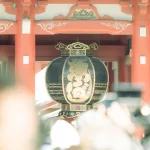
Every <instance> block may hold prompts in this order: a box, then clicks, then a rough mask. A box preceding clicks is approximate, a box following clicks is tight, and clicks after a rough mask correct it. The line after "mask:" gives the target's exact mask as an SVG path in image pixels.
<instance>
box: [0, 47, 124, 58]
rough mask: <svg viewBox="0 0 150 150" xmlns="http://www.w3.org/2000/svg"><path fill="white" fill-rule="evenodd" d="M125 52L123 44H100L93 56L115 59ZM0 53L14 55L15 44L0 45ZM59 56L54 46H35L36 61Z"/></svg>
mask: <svg viewBox="0 0 150 150" xmlns="http://www.w3.org/2000/svg"><path fill="white" fill-rule="evenodd" d="M125 52H126V46H125V45H100V46H99V49H98V50H96V51H95V52H94V56H96V57H98V58H100V59H102V60H103V61H117V60H118V58H119V57H122V56H125ZM0 53H4V54H5V55H6V56H8V57H14V56H15V46H9V45H0ZM60 56H61V55H60V51H58V50H56V49H55V46H51V45H37V46H36V61H51V60H53V59H54V58H56V57H60Z"/></svg>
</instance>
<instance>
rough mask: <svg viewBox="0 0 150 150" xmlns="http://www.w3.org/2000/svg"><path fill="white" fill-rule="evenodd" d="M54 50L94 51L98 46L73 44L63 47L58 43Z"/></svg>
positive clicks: (94, 44) (93, 44) (63, 45)
mask: <svg viewBox="0 0 150 150" xmlns="http://www.w3.org/2000/svg"><path fill="white" fill-rule="evenodd" d="M55 48H56V49H57V50H96V49H98V45H97V44H96V43H92V44H90V45H87V44H84V43H81V42H75V43H72V44H69V45H65V44H63V43H61V42H60V43H58V44H57V45H56V46H55Z"/></svg>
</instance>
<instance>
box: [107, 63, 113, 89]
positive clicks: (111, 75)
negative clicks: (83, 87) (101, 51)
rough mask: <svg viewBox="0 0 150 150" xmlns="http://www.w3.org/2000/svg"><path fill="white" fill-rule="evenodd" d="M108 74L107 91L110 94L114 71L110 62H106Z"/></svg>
mask: <svg viewBox="0 0 150 150" xmlns="http://www.w3.org/2000/svg"><path fill="white" fill-rule="evenodd" d="M108 73H109V89H108V92H112V84H113V83H114V71H113V69H112V62H108Z"/></svg>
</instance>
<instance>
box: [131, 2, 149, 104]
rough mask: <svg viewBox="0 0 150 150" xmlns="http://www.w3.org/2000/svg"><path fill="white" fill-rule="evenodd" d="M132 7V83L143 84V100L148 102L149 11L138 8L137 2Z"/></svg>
mask: <svg viewBox="0 0 150 150" xmlns="http://www.w3.org/2000/svg"><path fill="white" fill-rule="evenodd" d="M136 3H137V2H136ZM133 9H134V14H133V20H134V27H133V30H134V31H133V36H132V83H134V84H142V85H143V97H142V98H143V102H146V103H149V102H150V56H149V55H150V26H149V25H150V24H149V21H150V20H149V18H148V14H149V13H150V12H146V11H142V10H140V5H138V4H134V5H133ZM141 9H142V8H141ZM145 10H146V9H145ZM142 13H144V14H142Z"/></svg>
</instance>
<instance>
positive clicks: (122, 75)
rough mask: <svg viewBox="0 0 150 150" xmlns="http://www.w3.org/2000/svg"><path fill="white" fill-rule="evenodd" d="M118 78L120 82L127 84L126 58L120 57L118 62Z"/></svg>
mask: <svg viewBox="0 0 150 150" xmlns="http://www.w3.org/2000/svg"><path fill="white" fill-rule="evenodd" d="M118 74H119V75H118V78H119V82H125V61H124V57H120V58H119V61H118Z"/></svg>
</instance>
